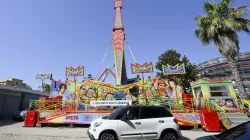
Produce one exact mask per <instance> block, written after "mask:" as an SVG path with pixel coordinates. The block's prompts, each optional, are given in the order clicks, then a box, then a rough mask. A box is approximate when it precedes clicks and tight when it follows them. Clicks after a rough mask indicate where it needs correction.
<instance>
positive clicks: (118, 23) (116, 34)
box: [112, 0, 127, 85]
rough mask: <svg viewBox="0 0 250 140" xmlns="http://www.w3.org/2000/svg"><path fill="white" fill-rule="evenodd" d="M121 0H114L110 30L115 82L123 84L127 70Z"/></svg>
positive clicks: (125, 81)
mask: <svg viewBox="0 0 250 140" xmlns="http://www.w3.org/2000/svg"><path fill="white" fill-rule="evenodd" d="M122 4H123V3H122V0H114V10H115V13H114V14H115V16H114V25H113V32H112V45H113V51H114V60H115V71H116V84H117V85H125V84H126V83H127V72H126V64H125V55H124V42H125V34H124V25H123V20H122Z"/></svg>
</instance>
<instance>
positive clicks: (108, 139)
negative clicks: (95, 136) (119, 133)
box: [100, 133, 116, 140]
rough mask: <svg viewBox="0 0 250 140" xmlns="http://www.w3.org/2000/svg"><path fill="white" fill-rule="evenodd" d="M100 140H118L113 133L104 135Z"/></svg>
mask: <svg viewBox="0 0 250 140" xmlns="http://www.w3.org/2000/svg"><path fill="white" fill-rule="evenodd" d="M100 140H116V136H115V135H114V134H112V133H103V134H102V135H101V137H100Z"/></svg>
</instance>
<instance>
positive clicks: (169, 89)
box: [52, 77, 183, 104]
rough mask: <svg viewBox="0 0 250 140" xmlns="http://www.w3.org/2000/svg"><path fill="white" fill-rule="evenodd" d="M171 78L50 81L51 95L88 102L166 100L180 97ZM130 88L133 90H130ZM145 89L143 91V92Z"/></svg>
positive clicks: (177, 88)
mask: <svg viewBox="0 0 250 140" xmlns="http://www.w3.org/2000/svg"><path fill="white" fill-rule="evenodd" d="M176 83H177V82H176V81H175V80H173V79H160V77H154V78H150V79H146V80H145V81H144V86H143V82H142V81H139V82H136V83H133V84H128V85H124V86H116V85H113V84H111V83H103V82H99V81H94V80H85V81H84V82H76V83H75V82H74V81H71V80H68V81H66V82H60V81H53V82H52V96H53V97H56V96H62V98H63V100H76V101H78V102H79V103H80V102H82V103H89V101H93V100H117V99H119V100H121V99H122V100H132V101H139V103H142V104H143V103H145V95H146V98H147V99H148V100H149V101H150V102H152V103H153V102H154V103H157V102H161V101H166V100H167V99H169V98H182V91H183V90H182V87H181V86H180V85H178V84H176ZM131 89H136V90H133V91H135V92H131ZM144 91H145V92H144Z"/></svg>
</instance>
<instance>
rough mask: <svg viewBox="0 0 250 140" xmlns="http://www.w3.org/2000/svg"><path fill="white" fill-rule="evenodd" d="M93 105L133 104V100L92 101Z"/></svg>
mask: <svg viewBox="0 0 250 140" xmlns="http://www.w3.org/2000/svg"><path fill="white" fill-rule="evenodd" d="M90 105H91V106H127V105H132V101H131V100H119V101H91V102H90Z"/></svg>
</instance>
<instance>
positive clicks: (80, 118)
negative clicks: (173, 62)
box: [40, 113, 110, 124]
mask: <svg viewBox="0 0 250 140" xmlns="http://www.w3.org/2000/svg"><path fill="white" fill-rule="evenodd" d="M109 114H110V113H70V114H67V115H66V114H62V115H60V116H57V117H55V116H50V117H47V118H44V119H45V120H43V121H42V123H65V124H67V123H76V124H90V123H91V122H92V121H93V120H95V119H98V118H102V117H104V116H107V115H109ZM40 119H41V118H40Z"/></svg>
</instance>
